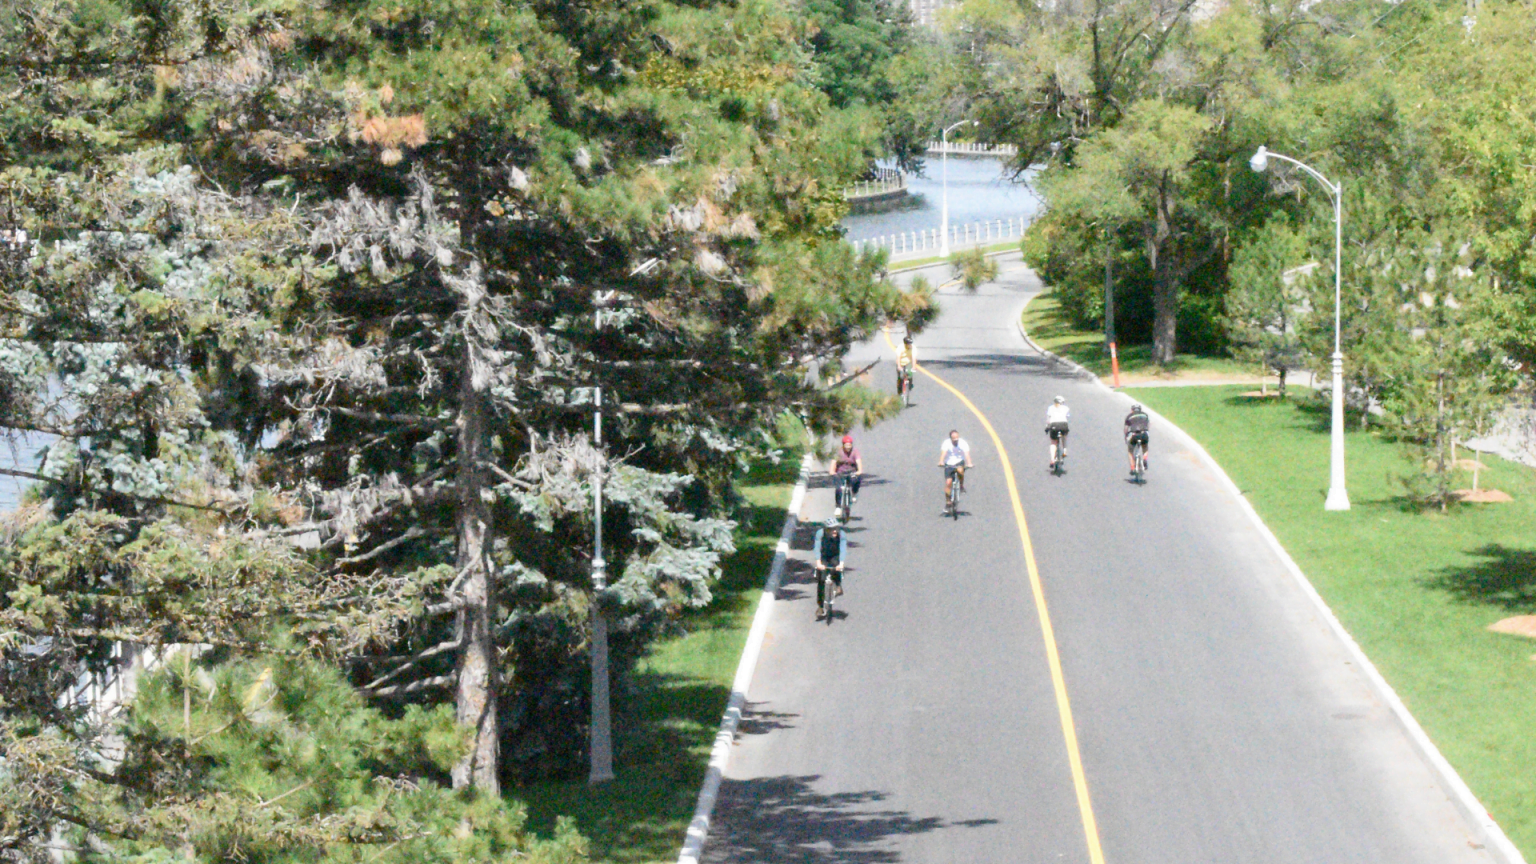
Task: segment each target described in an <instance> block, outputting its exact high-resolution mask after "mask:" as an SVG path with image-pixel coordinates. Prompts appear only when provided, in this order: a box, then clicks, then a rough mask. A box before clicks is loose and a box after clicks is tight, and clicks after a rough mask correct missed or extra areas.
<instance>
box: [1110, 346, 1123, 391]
mask: <svg viewBox="0 0 1536 864" xmlns="http://www.w3.org/2000/svg"><path fill="white" fill-rule="evenodd" d="M1109 368H1110V369H1111V370H1113V371H1114V373H1115V389H1116V390H1119V389H1120V355H1118V354H1116V353H1115V343H1113V342H1111V343H1109Z"/></svg>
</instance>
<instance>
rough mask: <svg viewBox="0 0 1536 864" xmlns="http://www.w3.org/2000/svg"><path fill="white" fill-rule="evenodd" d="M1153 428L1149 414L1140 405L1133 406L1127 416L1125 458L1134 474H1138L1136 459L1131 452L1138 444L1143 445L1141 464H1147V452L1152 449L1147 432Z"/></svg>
mask: <svg viewBox="0 0 1536 864" xmlns="http://www.w3.org/2000/svg"><path fill="white" fill-rule="evenodd" d="M1151 426H1152V418H1150V417H1148V416H1147V412H1145V411H1143V410H1141V406H1140V405H1139V404H1138V405H1132V406H1131V413H1129V414H1127V415H1125V458H1126V461H1127V463H1128V464H1129V465H1130V466H1131V473H1132V474H1135V473H1136V457H1135V456H1134V455H1133V454H1132V452H1131V451H1132V449H1133V448H1135V446H1136V445H1137V444H1140V445H1141V464H1142V465H1146V464H1147V451H1148V450H1149V449H1151V448H1150V446H1149V445H1148V444H1147V430H1148V429H1149V428H1151Z"/></svg>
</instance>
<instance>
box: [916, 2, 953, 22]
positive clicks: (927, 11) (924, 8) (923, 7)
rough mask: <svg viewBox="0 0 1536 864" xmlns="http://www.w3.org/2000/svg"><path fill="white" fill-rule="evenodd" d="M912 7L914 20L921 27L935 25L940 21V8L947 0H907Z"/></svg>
mask: <svg viewBox="0 0 1536 864" xmlns="http://www.w3.org/2000/svg"><path fill="white" fill-rule="evenodd" d="M907 3H908V5H909V7H910V8H911V9H912V22H913V23H914V24H917V25H918V26H920V27H933V26H935V25H937V24H938V23H939V18H938V16H939V10H940V9H942V8H943V7H944V6H945V5H947V4H946V2H945V0H907Z"/></svg>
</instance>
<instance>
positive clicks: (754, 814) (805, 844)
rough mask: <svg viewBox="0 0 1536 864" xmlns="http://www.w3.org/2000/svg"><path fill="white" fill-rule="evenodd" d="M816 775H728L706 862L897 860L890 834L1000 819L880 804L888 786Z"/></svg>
mask: <svg viewBox="0 0 1536 864" xmlns="http://www.w3.org/2000/svg"><path fill="white" fill-rule="evenodd" d="M820 779H821V778H820V776H818V775H814V774H813V775H809V776H801V777H792V776H782V777H764V778H761V779H757V780H728V781H726V783H725V785H724V787H723V788H722V790H721V793H722V794H721V798H720V803H719V805H718V806H717V807H716V809H715V813H716V814H717V815H716V819H715V823H716V825H717V826H719V827H718V828H717V829H716V831H714V832H711V834H710V836H709V840H708V842H707V843H706V844H705V850H704V860H705V861H708V862H726V861H731V862H753V864H763V862H767V864H790V862H793V864H822V862H833V861H836V862H840V864H880V862H890V861H897V860H899V858H900V852H899V851H898V850H897V849H895V848H892V844H891V843H890V841H891V840H892V839H893V838H897V837H901V836H904V835H911V834H924V833H927V832H930V831H937V830H940V829H942V828H947V827H965V828H978V827H982V826H986V825H995V824H997V820H996V819H967V820H965V821H963V822H945V821H944V820H943V819H939V818H937V817H934V816H928V817H915V816H913V815H912V814H910V813H908V812H906V811H903V810H892V809H882V808H881V807H880V806H879V805H880V802H882V801H884V800H885V799H886V798H887V797H889V796H888V795H887V794H886V793H884V792H874V791H867V792H839V793H833V794H823V793H820V792H817V791H816V789H815V788H814V786H815V783H816V781H818V780H820Z"/></svg>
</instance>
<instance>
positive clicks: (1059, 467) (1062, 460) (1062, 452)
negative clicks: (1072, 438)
mask: <svg viewBox="0 0 1536 864" xmlns="http://www.w3.org/2000/svg"><path fill="white" fill-rule="evenodd" d="M1045 431H1046V434H1047V435H1050V436H1051V473H1052V474H1055V475H1056V476H1057V477H1060V476H1061V475H1062V473H1063V472H1064V471H1065V470H1066V467H1067V430H1065V429H1046V430H1045Z"/></svg>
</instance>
